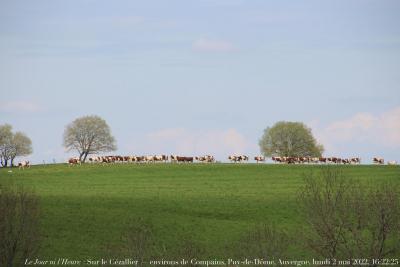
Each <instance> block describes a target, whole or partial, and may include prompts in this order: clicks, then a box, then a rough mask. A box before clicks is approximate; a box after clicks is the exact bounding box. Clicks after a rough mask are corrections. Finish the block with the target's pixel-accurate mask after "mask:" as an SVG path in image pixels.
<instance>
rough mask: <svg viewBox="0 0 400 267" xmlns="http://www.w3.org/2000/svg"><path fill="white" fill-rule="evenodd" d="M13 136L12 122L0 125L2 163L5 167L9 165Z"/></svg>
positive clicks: (0, 159)
mask: <svg viewBox="0 0 400 267" xmlns="http://www.w3.org/2000/svg"><path fill="white" fill-rule="evenodd" d="M12 138H13V133H12V126H11V125H10V124H4V125H0V161H1V162H0V163H1V166H3V167H7V165H8V160H9V159H10V157H11V152H12V146H11V141H12Z"/></svg>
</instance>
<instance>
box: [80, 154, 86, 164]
mask: <svg viewBox="0 0 400 267" xmlns="http://www.w3.org/2000/svg"><path fill="white" fill-rule="evenodd" d="M83 154H85V152H81V153H79V161H80V162H82V156H83Z"/></svg>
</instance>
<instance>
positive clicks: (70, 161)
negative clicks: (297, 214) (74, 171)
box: [68, 158, 81, 165]
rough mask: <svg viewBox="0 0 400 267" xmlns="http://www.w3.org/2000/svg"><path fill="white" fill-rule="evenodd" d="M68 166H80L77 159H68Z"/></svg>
mask: <svg viewBox="0 0 400 267" xmlns="http://www.w3.org/2000/svg"><path fill="white" fill-rule="evenodd" d="M68 164H69V165H75V164H79V165H80V164H81V161H80V160H79V158H70V159H68Z"/></svg>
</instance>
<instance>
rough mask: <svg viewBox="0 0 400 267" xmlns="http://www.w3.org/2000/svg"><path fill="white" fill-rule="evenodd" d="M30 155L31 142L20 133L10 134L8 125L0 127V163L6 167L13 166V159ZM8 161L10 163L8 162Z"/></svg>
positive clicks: (10, 128) (10, 129)
mask: <svg viewBox="0 0 400 267" xmlns="http://www.w3.org/2000/svg"><path fill="white" fill-rule="evenodd" d="M31 153H32V141H31V139H29V137H28V136H27V135H26V134H24V133H22V132H16V133H13V132H12V126H11V125H9V124H5V125H0V161H1V165H2V166H4V167H6V166H8V163H10V166H13V165H14V159H15V158H16V157H19V156H27V155H29V154H31ZM9 161H10V162H9Z"/></svg>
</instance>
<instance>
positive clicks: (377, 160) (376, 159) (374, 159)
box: [372, 157, 385, 164]
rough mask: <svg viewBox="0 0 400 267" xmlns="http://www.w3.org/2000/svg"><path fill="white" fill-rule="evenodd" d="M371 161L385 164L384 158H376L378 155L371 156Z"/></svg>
mask: <svg viewBox="0 0 400 267" xmlns="http://www.w3.org/2000/svg"><path fill="white" fill-rule="evenodd" d="M372 162H373V163H374V164H385V160H384V159H383V158H378V157H375V158H373V159H372Z"/></svg>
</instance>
